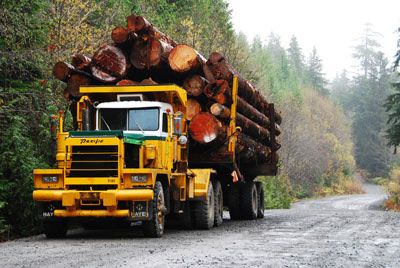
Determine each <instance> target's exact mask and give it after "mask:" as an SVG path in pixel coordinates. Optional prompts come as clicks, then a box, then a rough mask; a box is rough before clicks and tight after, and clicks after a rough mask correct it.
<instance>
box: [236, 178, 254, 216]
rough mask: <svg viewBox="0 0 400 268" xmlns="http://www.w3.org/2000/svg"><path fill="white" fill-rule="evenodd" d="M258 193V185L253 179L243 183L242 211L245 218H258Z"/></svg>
mask: <svg viewBox="0 0 400 268" xmlns="http://www.w3.org/2000/svg"><path fill="white" fill-rule="evenodd" d="M257 210H258V195H257V187H256V184H255V183H254V182H253V181H246V182H245V183H244V184H243V185H242V189H241V195H240V212H241V215H242V218H243V219H244V220H254V219H256V218H257Z"/></svg>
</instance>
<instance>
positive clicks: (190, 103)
mask: <svg viewBox="0 0 400 268" xmlns="http://www.w3.org/2000/svg"><path fill="white" fill-rule="evenodd" d="M200 112H201V105H200V103H199V102H198V101H197V100H195V99H193V98H188V100H187V105H186V119H187V120H192V119H193V117H195V116H196V115H197V114H199V113H200Z"/></svg>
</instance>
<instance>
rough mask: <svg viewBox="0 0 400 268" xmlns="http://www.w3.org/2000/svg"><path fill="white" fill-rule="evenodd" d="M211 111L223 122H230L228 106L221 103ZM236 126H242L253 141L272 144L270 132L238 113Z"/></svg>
mask: <svg viewBox="0 0 400 268" xmlns="http://www.w3.org/2000/svg"><path fill="white" fill-rule="evenodd" d="M210 111H211V114H213V115H215V116H216V117H217V118H219V119H221V120H222V121H224V122H229V120H230V116H231V111H230V110H229V108H227V107H226V106H224V105H221V104H219V103H214V104H213V105H212V106H211V107H210ZM236 125H238V126H240V127H241V128H242V131H243V133H245V134H247V135H249V136H251V137H252V138H253V139H255V140H257V141H260V142H262V143H263V144H270V139H269V138H270V135H269V132H268V130H267V129H265V128H263V127H261V126H260V125H258V124H256V123H254V122H253V121H251V120H250V119H248V118H247V117H245V116H243V115H241V114H240V113H236Z"/></svg>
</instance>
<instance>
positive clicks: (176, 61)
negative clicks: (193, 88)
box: [168, 45, 200, 73]
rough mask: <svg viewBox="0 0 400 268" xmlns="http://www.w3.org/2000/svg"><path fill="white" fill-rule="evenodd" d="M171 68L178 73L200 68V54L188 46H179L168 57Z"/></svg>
mask: <svg viewBox="0 0 400 268" xmlns="http://www.w3.org/2000/svg"><path fill="white" fill-rule="evenodd" d="M168 62H169V66H170V67H171V69H172V70H174V71H175V72H178V73H184V72H188V71H190V70H193V69H196V68H198V67H200V62H199V60H198V53H197V51H196V50H194V49H193V48H191V47H190V46H187V45H178V46H176V47H174V48H173V49H172V50H171V53H170V54H169V57H168Z"/></svg>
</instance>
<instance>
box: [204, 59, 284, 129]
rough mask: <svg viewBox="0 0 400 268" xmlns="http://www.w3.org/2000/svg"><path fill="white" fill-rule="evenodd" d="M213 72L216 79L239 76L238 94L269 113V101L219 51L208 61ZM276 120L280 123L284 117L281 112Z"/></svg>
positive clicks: (230, 78) (264, 112) (230, 79)
mask: <svg viewBox="0 0 400 268" xmlns="http://www.w3.org/2000/svg"><path fill="white" fill-rule="evenodd" d="M207 64H208V65H209V68H210V70H211V72H212V73H213V75H214V77H215V79H224V80H227V81H232V80H233V77H234V76H237V77H238V82H239V85H238V87H239V89H238V94H239V96H240V97H242V98H244V99H245V100H246V101H247V102H248V103H251V104H252V105H253V106H254V107H255V108H256V109H257V110H259V111H260V112H261V113H263V114H264V115H267V116H268V115H269V109H268V101H267V100H266V99H265V97H264V96H263V95H262V94H261V92H260V91H258V90H257V89H256V88H255V87H254V86H253V85H252V84H251V83H250V82H249V81H247V80H246V79H244V78H243V77H242V76H241V75H240V74H239V73H237V72H236V71H235V70H234V69H233V67H232V66H230V65H229V64H228V63H227V62H226V60H225V58H224V57H223V56H222V55H221V54H220V53H217V52H213V53H211V56H210V58H209V60H208V62H207ZM274 116H275V118H276V119H275V120H276V123H277V124H280V123H281V121H282V118H281V116H280V114H279V113H275V115H274Z"/></svg>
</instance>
